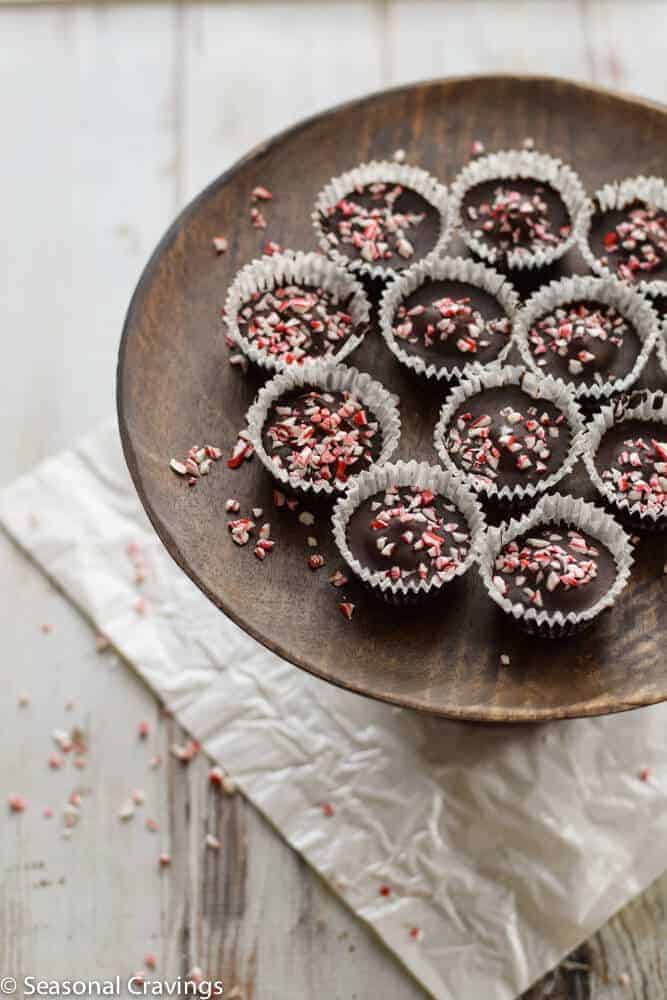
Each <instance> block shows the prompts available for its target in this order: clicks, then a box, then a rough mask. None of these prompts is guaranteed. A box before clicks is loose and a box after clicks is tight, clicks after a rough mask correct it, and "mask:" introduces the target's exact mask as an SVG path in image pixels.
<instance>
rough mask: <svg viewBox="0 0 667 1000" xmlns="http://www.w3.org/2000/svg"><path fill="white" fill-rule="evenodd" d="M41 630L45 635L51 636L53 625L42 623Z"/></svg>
mask: <svg viewBox="0 0 667 1000" xmlns="http://www.w3.org/2000/svg"><path fill="white" fill-rule="evenodd" d="M39 628H40V631H41V632H42V633H43V634H44V635H50V634H51V632H53V625H51V624H50V622H42V624H41V625H40V626H39Z"/></svg>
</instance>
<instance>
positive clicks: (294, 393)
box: [247, 361, 401, 496]
mask: <svg viewBox="0 0 667 1000" xmlns="http://www.w3.org/2000/svg"><path fill="white" fill-rule="evenodd" d="M247 422H248V435H249V437H250V440H251V442H252V444H253V445H254V448H255V452H256V454H257V457H258V458H259V459H260V461H261V462H262V464H263V465H264V467H265V468H266V469H267V470H268V471H269V472H270V473H271V475H272V476H273V477H274V478H275V479H277V480H278V481H279V482H280V483H281V484H282V485H283V486H285V487H287V488H291V489H292V490H294V491H301V492H306V493H313V494H315V495H319V496H327V495H333V494H336V493H340V492H342V491H344V490H345V489H347V487H348V485H349V483H350V481H351V480H352V479H353V477H354V476H356V475H358V474H359V473H361V472H362V471H364V470H367V469H369V468H371V467H372V466H373V465H374V464H375V463H376V462H385V461H387V460H388V459H389V458H390V457H391V456H392V455H393V453H394V452H395V450H396V448H397V447H398V442H399V439H400V436H401V420H400V416H399V412H398V406H397V399H396V397H395V396H394V395H393V394H392V393H389V392H387V390H386V389H385V388H384V386H382V385H381V384H380V382H377V381H376V380H375V379H373V378H371V376H370V375H368V374H366V373H362V372H358V371H357V370H356V368H348V367H346V366H345V365H336V366H334V367H331V366H329V365H326V364H323V363H322V362H317V361H308V362H306V363H305V364H303V365H298V366H292V367H291V368H289V369H288V370H287V371H285V372H283V373H281V374H279V375H276V376H274V378H272V379H271V380H270V381H269V382H267V384H266V385H265V386H264V387H263V388H262V389H260V390H259V392H258V394H257V399H256V400H255V402H254V403H253V405H252V406H251V407H250V409H249V410H248V414H247Z"/></svg>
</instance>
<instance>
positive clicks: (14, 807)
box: [7, 795, 28, 813]
mask: <svg viewBox="0 0 667 1000" xmlns="http://www.w3.org/2000/svg"><path fill="white" fill-rule="evenodd" d="M7 805H8V806H9V809H10V812H13V813H22V812H25V811H26V808H27V805H28V804H27V802H26V800H25V799H24V798H23V796H22V795H8V796H7Z"/></svg>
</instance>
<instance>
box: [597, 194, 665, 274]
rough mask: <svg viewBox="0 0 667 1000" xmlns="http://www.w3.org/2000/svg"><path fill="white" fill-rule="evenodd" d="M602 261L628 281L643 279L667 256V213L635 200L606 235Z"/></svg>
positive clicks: (661, 265)
mask: <svg viewBox="0 0 667 1000" xmlns="http://www.w3.org/2000/svg"><path fill="white" fill-rule="evenodd" d="M602 242H603V245H604V248H605V251H606V252H605V253H604V254H603V255H602V256H601V257H600V263H601V264H604V265H605V266H606V267H609V268H610V269H611V270H612V271H614V270H615V271H616V274H617V275H618V277H619V278H622V279H623V280H624V281H631V282H632V281H636V280H641V279H642V278H644V277H645V276H646V275H649V274H651V272H654V271H657V270H659V269H661V268H662V267H663V265H664V264H665V260H666V259H667V212H665V211H664V210H662V209H657V208H654V207H652V206H650V205H643V204H641V203H635V204H634V205H632V206H630V207H628V209H627V210H626V212H625V216H624V218H622V219H621V220H620V221H619V222H618V223H617V224H616V225H615V226H614V227H613V228H611V229H609V230H608V231H607V232H606V233H605V234H604V237H603V240H602Z"/></svg>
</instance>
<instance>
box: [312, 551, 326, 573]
mask: <svg viewBox="0 0 667 1000" xmlns="http://www.w3.org/2000/svg"><path fill="white" fill-rule="evenodd" d="M324 562H325V560H324V556H323V555H321V553H319V552H314V553H313V554H312V556H308V566H309V568H310V569H312V570H316V569H321V568H322V566H324Z"/></svg>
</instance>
